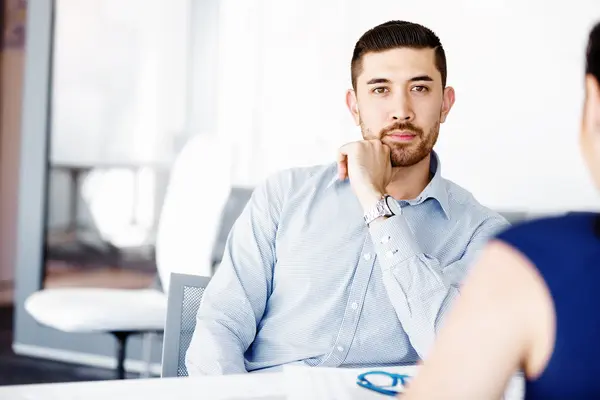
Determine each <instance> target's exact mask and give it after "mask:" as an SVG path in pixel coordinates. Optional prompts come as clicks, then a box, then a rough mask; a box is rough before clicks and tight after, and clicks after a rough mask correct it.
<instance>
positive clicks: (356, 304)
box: [351, 302, 358, 310]
mask: <svg viewBox="0 0 600 400" xmlns="http://www.w3.org/2000/svg"><path fill="white" fill-rule="evenodd" d="M351 307H352V309H353V310H356V309H357V308H358V303H357V302H354V303H352V305H351Z"/></svg>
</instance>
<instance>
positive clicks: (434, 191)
mask: <svg viewBox="0 0 600 400" xmlns="http://www.w3.org/2000/svg"><path fill="white" fill-rule="evenodd" d="M333 167H334V168H333V177H332V179H331V180H330V181H329V182H328V184H327V188H330V187H331V186H333V185H337V184H339V183H342V182H341V181H340V180H339V179H338V176H337V163H336V164H334V165H333ZM429 171H431V173H432V174H433V177H432V178H431V181H429V184H428V185H427V186H425V189H423V192H421V194H420V195H419V196H417V200H416V201H415V202H414V203H413V201H411V203H412V204H419V203H422V202H423V201H425V200H427V199H428V198H432V199H435V200H437V202H438V203H439V205H440V207H441V208H442V211H444V214H445V215H446V218H450V202H449V200H448V191H447V190H446V183H445V180H444V178H442V165H441V163H440V158H439V156H438V155H437V153H436V152H435V151H432V152H431V162H430V164H429Z"/></svg>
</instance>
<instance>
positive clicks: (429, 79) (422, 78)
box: [410, 75, 433, 82]
mask: <svg viewBox="0 0 600 400" xmlns="http://www.w3.org/2000/svg"><path fill="white" fill-rule="evenodd" d="M410 81H411V82H419V81H427V82H433V78H432V77H430V76H429V75H419V76H415V77H413V78H410Z"/></svg>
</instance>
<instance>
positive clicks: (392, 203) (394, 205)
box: [385, 195, 402, 215]
mask: <svg viewBox="0 0 600 400" xmlns="http://www.w3.org/2000/svg"><path fill="white" fill-rule="evenodd" d="M385 203H386V204H387V206H388V208H389V209H390V210H391V211H392V212H393V213H394V214H395V215H400V214H402V208H401V207H400V205H399V204H398V202H397V201H396V199H394V198H393V197H392V196H390V195H387V196H385Z"/></svg>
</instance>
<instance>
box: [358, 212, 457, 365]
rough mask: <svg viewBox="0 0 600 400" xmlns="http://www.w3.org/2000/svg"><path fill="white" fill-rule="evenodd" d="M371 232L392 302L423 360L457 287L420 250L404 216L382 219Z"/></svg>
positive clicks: (433, 259)
mask: <svg viewBox="0 0 600 400" xmlns="http://www.w3.org/2000/svg"><path fill="white" fill-rule="evenodd" d="M369 230H370V233H371V237H372V239H373V242H374V245H375V250H376V252H377V256H378V259H379V263H380V265H381V268H382V275H383V281H384V284H385V287H386V290H387V293H388V297H389V299H390V302H391V304H392V306H393V307H394V309H395V310H396V314H397V316H398V319H399V320H400V322H401V323H402V327H403V328H404V330H405V331H406V333H407V334H408V336H409V339H410V341H411V344H412V345H413V347H414V348H415V350H416V351H417V353H418V354H419V356H420V357H421V358H423V357H424V354H425V352H426V350H427V349H428V348H429V347H430V346H431V344H432V343H433V340H434V338H435V334H436V331H437V328H438V325H439V323H440V321H441V320H442V316H443V314H444V313H445V311H446V310H447V309H448V308H449V307H448V306H449V305H450V304H451V302H452V300H453V299H454V297H456V296H457V295H458V288H457V287H454V286H453V285H452V284H450V283H448V282H446V281H445V279H444V276H443V274H442V271H441V267H440V264H439V262H438V260H437V259H435V258H432V257H429V256H427V255H426V254H424V253H423V252H422V251H421V249H420V247H419V245H418V243H417V242H416V240H415V238H414V235H413V233H412V232H411V230H410V228H409V227H408V225H407V223H406V220H405V219H404V217H403V216H401V215H396V216H393V217H391V218H388V219H383V218H380V219H379V220H377V221H374V222H373V223H371V224H370V226H369Z"/></svg>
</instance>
